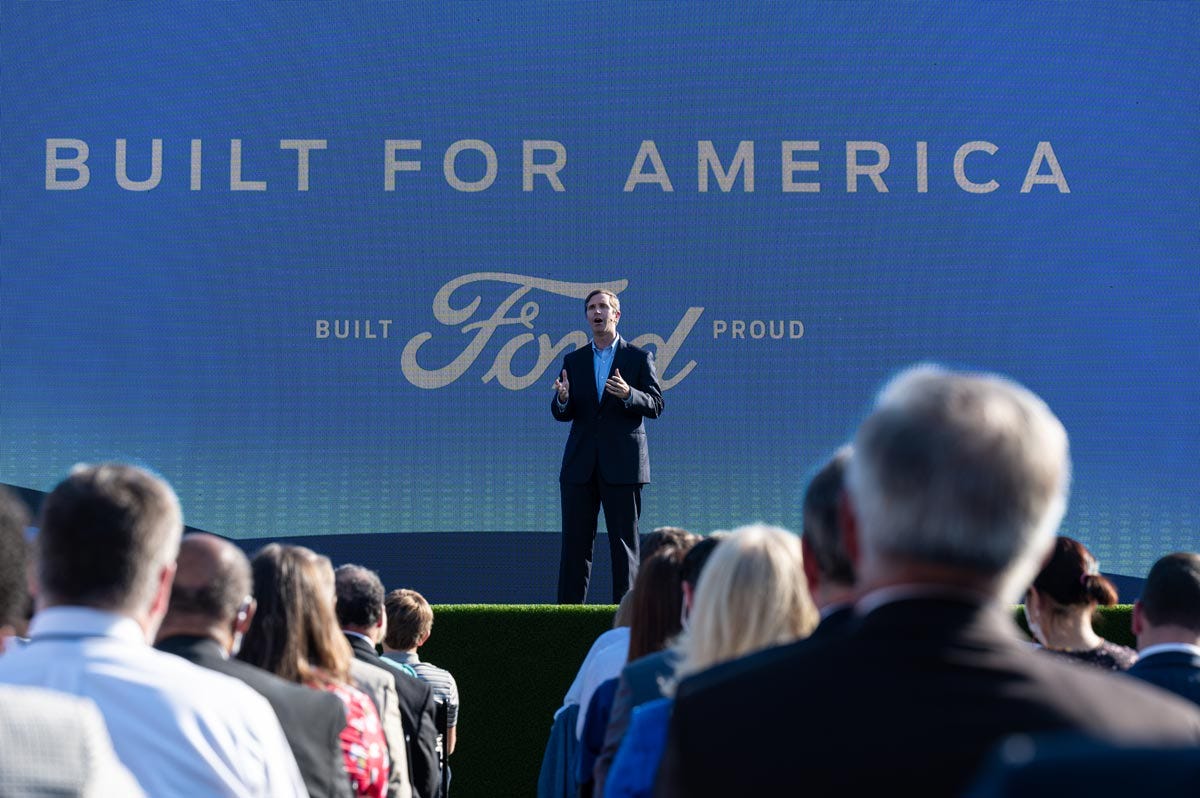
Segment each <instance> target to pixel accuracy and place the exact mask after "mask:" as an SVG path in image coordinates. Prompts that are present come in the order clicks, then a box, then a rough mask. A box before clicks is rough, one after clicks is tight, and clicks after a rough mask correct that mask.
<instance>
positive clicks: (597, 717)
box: [576, 537, 697, 798]
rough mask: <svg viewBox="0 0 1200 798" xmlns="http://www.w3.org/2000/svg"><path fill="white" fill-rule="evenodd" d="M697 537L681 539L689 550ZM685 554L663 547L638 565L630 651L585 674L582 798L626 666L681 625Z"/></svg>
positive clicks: (589, 785) (581, 731)
mask: <svg viewBox="0 0 1200 798" xmlns="http://www.w3.org/2000/svg"><path fill="white" fill-rule="evenodd" d="M696 539H697V538H695V537H690V538H688V539H686V540H685V541H684V542H685V545H688V546H690V545H691V544H692V542H693V541H694V540H696ZM686 554H687V549H682V548H679V547H676V546H674V545H663V546H660V547H659V549H658V550H657V551H656V552H655V553H654V554H653V555H651V556H650V557H649V558H647V560H646V561H645V562H644V563H642V566H641V568H639V569H638V575H637V579H636V580H635V581H634V585H633V590H632V591H631V592H632V593H633V612H632V617H631V620H630V627H629V648H628V649H627V650H626V651H624V652H620V651H616V650H610V651H611V656H608V657H605V656H604V654H603V653H602V654H601V656H599V657H597V659H596V660H595V661H593V663H592V668H591V669H590V670H589V671H588V672H587V673H586V674H585V675H584V682H583V690H582V697H583V700H582V701H581V702H580V705H579V708H580V715H581V722H580V723H579V724H578V732H579V740H580V745H579V757H578V762H577V763H576V778H577V781H578V784H579V788H580V793H581V795H582V796H584V798H587V796H588V795H591V793H592V789H593V786H594V780H593V771H594V766H595V763H596V758H597V757H598V756H599V754H600V752H601V750H602V749H603V747H604V737H605V733H606V731H607V729H608V721H609V716H610V714H611V710H612V704H613V701H614V699H615V697H616V692H617V684H618V682H617V679H618V677H619V676H620V674H621V669H622V668H624V667H625V664H626V663H627V662H628V661H629V660H631V659H635V658H640V657H643V656H646V655H647V654H653V653H655V652H657V651H661V650H662V649H663V648H665V647H666V646H667V644H668V643H669V642H670V641H671V640H672V639H674V637H675V635H676V634H678V633H679V631H680V629H682V624H683V620H682V619H683V590H682V587H681V581H682V576H681V575H682V570H683V559H684V557H685V556H686Z"/></svg>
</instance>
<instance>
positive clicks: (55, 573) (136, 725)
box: [0, 464, 308, 798]
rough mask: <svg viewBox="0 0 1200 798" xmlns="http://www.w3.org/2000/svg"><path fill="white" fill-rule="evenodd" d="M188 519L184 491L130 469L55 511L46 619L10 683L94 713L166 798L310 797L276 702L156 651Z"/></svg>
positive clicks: (48, 504) (51, 509) (45, 526)
mask: <svg viewBox="0 0 1200 798" xmlns="http://www.w3.org/2000/svg"><path fill="white" fill-rule="evenodd" d="M182 532H183V514H182V512H181V511H180V508H179V500H178V499H177V498H176V497H175V493H174V491H172V490H171V488H170V486H168V485H167V483H165V482H163V481H162V480H160V479H158V478H157V477H154V476H151V475H150V474H148V473H147V472H145V471H142V470H141V469H138V468H134V467H132V466H127V465H120V464H106V465H100V466H87V467H84V466H80V467H77V468H76V469H75V470H74V471H72V472H71V475H70V476H69V477H67V479H65V480H64V481H63V482H61V483H59V485H58V487H56V488H55V489H54V490H53V491H52V492H51V493H50V495H49V496H47V497H46V501H45V504H44V505H43V507H42V522H41V529H40V531H39V533H38V536H37V544H36V545H37V555H38V556H37V564H38V567H37V585H38V601H39V606H40V608H41V609H40V611H39V612H38V614H37V615H36V616H35V617H34V619H33V624H32V625H31V626H30V628H29V636H30V642H29V644H28V645H27V646H25V647H24V648H22V649H20V650H19V651H14V652H11V653H9V654H6V655H5V656H3V657H0V683H5V684H15V685H31V686H41V687H49V688H52V689H57V690H61V691H63V692H68V693H72V694H74V695H77V696H82V697H86V698H90V699H92V701H94V702H95V703H96V706H97V707H98V708H99V710H100V714H101V715H103V716H104V722H105V724H106V725H107V726H108V731H109V733H110V734H111V735H112V741H113V747H114V749H115V750H116V752H117V756H118V757H119V758H120V760H121V762H122V763H123V764H124V765H125V766H126V767H127V768H128V769H129V770H130V772H132V773H133V775H134V777H135V778H136V779H137V780H138V783H139V784H140V785H141V788H142V789H143V790H144V791H145V792H146V793H147V794H149V795H153V796H155V797H156V798H164V797H165V798H170V796H180V798H190V797H191V796H195V795H212V796H235V795H236V796H263V798H275V797H276V796H289V795H290V796H297V797H299V796H304V795H307V794H308V791H307V789H306V788H305V786H304V781H303V779H302V778H301V776H300V771H299V769H298V768H297V767H296V759H295V757H294V756H292V751H291V748H289V746H288V743H287V739H286V738H285V737H284V735H283V730H282V729H281V728H280V727H279V721H278V720H277V719H276V717H275V712H274V710H272V709H271V705H270V704H269V703H267V700H266V699H265V698H263V697H262V696H261V695H259V694H258V693H256V692H254V691H253V690H251V689H250V688H249V687H247V686H246V685H245V684H243V683H242V682H240V681H238V680H237V679H232V678H230V677H228V676H224V675H222V674H219V673H216V672H214V671H211V670H208V669H207V668H201V667H198V666H196V665H193V664H192V663H190V662H187V661H186V660H183V659H181V658H180V657H176V656H174V655H171V654H165V653H163V652H161V651H155V650H154V649H153V648H151V647H150V645H149V640H152V639H153V638H154V634H155V632H156V631H157V629H158V626H159V623H160V622H161V620H162V617H163V614H164V613H165V612H166V609H167V602H168V600H169V598H170V595H171V582H172V580H173V579H174V576H175V557H176V555H177V554H178V552H179V539H180V536H181V534H182Z"/></svg>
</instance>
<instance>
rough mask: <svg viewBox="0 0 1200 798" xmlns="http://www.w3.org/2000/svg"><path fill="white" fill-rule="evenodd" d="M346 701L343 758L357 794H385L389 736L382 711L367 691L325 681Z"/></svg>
mask: <svg viewBox="0 0 1200 798" xmlns="http://www.w3.org/2000/svg"><path fill="white" fill-rule="evenodd" d="M321 689H323V690H326V691H328V692H330V693H333V694H334V695H336V696H337V697H338V698H340V699H342V703H343V704H345V705H346V728H345V729H342V733H341V735H340V738H341V741H342V759H343V761H344V762H345V764H346V774H347V775H348V776H349V777H350V786H351V787H353V788H354V794H355V795H357V796H362V798H384V796H385V795H387V786H388V753H387V740H386V739H384V736H383V726H382V724H380V722H379V713H378V712H376V711H375V705H374V704H373V703H371V699H370V698H368V697H367V695H366V693H364V692H362V691H361V690H359V689H358V688H355V687H351V686H350V685H347V684H325V685H321Z"/></svg>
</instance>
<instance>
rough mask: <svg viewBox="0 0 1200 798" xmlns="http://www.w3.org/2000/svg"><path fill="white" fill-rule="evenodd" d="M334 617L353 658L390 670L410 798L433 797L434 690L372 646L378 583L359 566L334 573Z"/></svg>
mask: <svg viewBox="0 0 1200 798" xmlns="http://www.w3.org/2000/svg"><path fill="white" fill-rule="evenodd" d="M334 575H335V584H336V590H337V617H338V623H339V624H341V627H342V631H343V632H344V633H345V635H346V639H347V640H348V641H349V642H350V648H351V649H353V651H354V658H355V659H357V660H359V661H361V662H365V663H367V664H369V665H374V666H376V667H378V668H382V669H383V670H385V671H388V672H389V673H391V674H392V676H393V679H394V681H395V683H396V692H397V693H398V694H399V696H400V717H401V720H402V721H403V724H404V734H405V736H406V737H407V738H408V740H407V742H408V746H407V748H408V755H409V767H408V773H409V778H410V780H411V782H412V791H413V797H414V798H438V796H439V795H440V794H441V771H440V766H439V762H438V741H437V716H436V714H435V708H434V703H433V688H431V687H430V686H429V684H428V683H426V682H424V681H422V680H420V679H418V678H416V677H414V676H409V675H408V674H407V673H404V672H402V671H400V670H399V669H398V668H396V667H395V666H394V663H389V662H388V661H387V660H385V659H384V658H383V657H381V656H379V653H378V651H377V650H376V648H375V646H376V645H377V644H378V643H379V641H380V640H381V639H383V635H384V632H385V629H386V627H385V624H386V623H387V614H386V613H385V611H384V592H383V583H382V582H381V581H380V580H379V576H378V575H377V574H376V573H375V572H374V571H371V570H369V569H367V568H364V567H362V566H361V565H342V566H340V567H339V568H338V569H337V570H336V571H335V572H334Z"/></svg>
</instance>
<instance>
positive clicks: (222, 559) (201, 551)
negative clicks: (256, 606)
mask: <svg viewBox="0 0 1200 798" xmlns="http://www.w3.org/2000/svg"><path fill="white" fill-rule="evenodd" d="M176 566H177V570H176V572H175V583H174V585H172V587H171V603H170V605H169V606H168V607H167V617H166V619H164V621H163V626H162V631H161V632H160V633H159V639H162V638H164V637H167V636H170V635H176V634H193V635H204V636H209V637H213V636H215V635H214V634H213V632H212V630H213V629H217V630H220V632H221V634H220V637H221V638H223V637H224V634H225V633H226V632H227V630H231V629H232V627H233V624H234V622H235V620H236V619H237V614H238V610H239V609H242V608H243V606H244V603H245V601H246V599H247V597H248V596H250V594H251V592H252V588H253V582H252V581H251V576H250V561H249V560H248V559H246V555H245V554H243V553H242V551H241V549H239V548H238V547H237V546H234V545H233V544H232V543H230V542H229V541H227V540H224V539H222V538H219V537H217V536H216V535H209V534H206V533H203V532H196V533H192V534H188V535H184V536H183V540H182V541H180V544H179V557H178V559H177V560H176ZM228 634H229V635H230V637H232V631H228ZM222 642H224V641H223V640H222Z"/></svg>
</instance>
